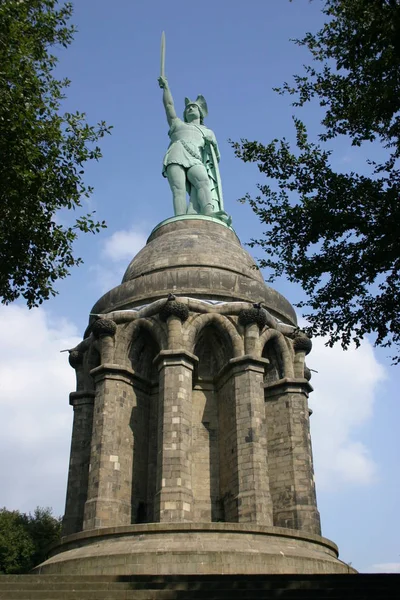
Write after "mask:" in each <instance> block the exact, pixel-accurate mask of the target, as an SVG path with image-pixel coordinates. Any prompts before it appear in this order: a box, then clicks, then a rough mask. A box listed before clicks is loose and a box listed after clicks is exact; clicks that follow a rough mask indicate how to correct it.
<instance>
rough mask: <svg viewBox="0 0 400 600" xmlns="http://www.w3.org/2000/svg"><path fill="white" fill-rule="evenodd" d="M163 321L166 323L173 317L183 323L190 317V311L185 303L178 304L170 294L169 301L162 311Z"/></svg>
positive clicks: (161, 317)
mask: <svg viewBox="0 0 400 600" xmlns="http://www.w3.org/2000/svg"><path fill="white" fill-rule="evenodd" d="M159 314H160V319H161V321H166V320H167V319H168V317H171V316H172V315H173V316H175V317H178V319H180V320H181V321H182V323H183V322H184V321H186V319H187V318H188V316H189V309H188V307H187V306H186V304H183V302H178V300H176V299H175V296H174V295H173V294H169V296H168V299H167V301H166V302H165V304H164V305H163V306H162V307H161V309H160V313H159Z"/></svg>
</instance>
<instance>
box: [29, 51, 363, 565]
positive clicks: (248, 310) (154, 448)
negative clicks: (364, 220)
mask: <svg viewBox="0 0 400 600" xmlns="http://www.w3.org/2000/svg"><path fill="white" fill-rule="evenodd" d="M163 48H164V49H165V43H164V44H163ZM164 56H165V52H164V50H163V51H162V60H161V63H162V69H161V76H160V78H159V83H160V86H161V87H162V88H163V97H164V105H165V109H166V113H167V118H168V122H169V125H170V131H169V135H170V138H171V144H170V146H169V149H168V151H167V154H166V156H165V158H164V163H163V173H164V175H166V177H167V178H168V181H169V183H170V186H171V189H172V192H173V204H174V211H175V216H174V217H171V218H170V219H167V220H166V221H163V222H162V223H160V224H159V225H157V226H156V227H155V229H154V230H153V232H152V233H151V235H150V237H149V239H148V241H147V244H146V246H145V247H144V248H143V249H142V250H141V251H140V252H139V253H138V254H137V256H135V257H134V258H133V260H132V261H131V263H130V264H129V266H128V267H127V269H126V272H125V275H124V277H123V280H122V283H121V285H119V286H117V287H116V288H114V289H112V290H111V291H109V292H108V293H106V294H105V295H104V296H103V297H102V298H100V300H98V302H96V304H95V305H94V307H93V309H92V311H91V314H90V318H89V326H88V328H87V330H86V333H85V336H84V340H83V341H82V342H81V343H80V344H79V345H78V346H77V347H76V348H75V349H73V350H71V351H70V356H69V361H70V364H71V366H72V367H73V368H74V369H75V370H76V378H77V386H76V391H74V392H72V393H71V395H70V403H71V405H72V406H73V410H74V422H73V431H72V443H71V458H70V465H69V477H68V488H67V500H66V508H65V516H64V521H63V538H62V542H61V544H60V545H59V546H58V547H57V548H55V549H54V550H53V552H52V555H51V556H50V558H49V559H48V560H47V561H46V562H44V563H43V564H42V565H40V566H39V567H38V568H37V572H39V573H44V574H61V575H68V574H74V575H79V574H84V575H88V574H91V575H98V574H102V575H135V574H138V575H143V574H148V575H152V574H164V575H169V574H222V573H225V574H227V573H233V574H248V575H252V574H256V573H264V574H284V573H286V574H304V573H313V574H327V573H349V572H354V570H353V569H351V568H350V567H349V566H348V565H346V564H345V563H342V562H341V561H340V560H339V559H338V551H337V547H336V546H335V544H334V543H333V542H331V541H329V540H327V539H325V538H323V537H321V529H320V519H319V513H318V509H317V503H316V495H315V486H314V475H313V461H312V451H311V441H310V429H309V416H310V411H309V408H308V395H309V393H310V392H311V391H312V387H311V385H310V382H309V380H310V375H311V373H310V371H309V369H308V368H307V366H306V363H305V358H306V356H307V355H308V353H309V352H310V350H311V341H310V339H309V338H308V337H307V336H306V335H305V334H304V333H302V332H301V331H300V330H299V329H298V327H297V323H296V315H295V312H294V310H293V308H292V306H291V305H290V303H289V302H288V301H287V300H286V299H285V298H284V297H283V296H282V295H281V294H279V293H278V292H277V291H276V290H274V289H272V288H271V287H268V286H267V285H265V283H264V281H263V278H262V275H261V273H260V271H258V270H257V268H256V267H255V264H254V261H253V259H252V258H251V257H250V255H249V254H248V253H247V252H246V251H245V250H244V249H243V248H242V246H241V244H240V241H239V239H238V238H237V236H236V234H235V231H234V230H233V229H232V227H231V220H230V217H228V215H227V214H226V213H225V212H224V207H223V203H222V187H221V182H220V177H219V172H218V159H219V150H218V146H217V142H216V138H215V135H214V134H213V132H212V131H211V130H210V129H207V128H206V127H205V126H204V125H203V119H204V117H205V116H206V114H207V105H206V102H205V100H204V98H203V97H202V96H198V98H197V100H196V101H194V102H192V101H189V100H187V99H186V101H185V103H186V108H185V113H184V120H183V121H182V120H180V119H178V117H177V116H176V113H175V109H174V106H173V101H172V96H171V93H170V91H169V87H168V84H167V80H166V78H165V73H164ZM186 191H188V192H189V203H188V206H186Z"/></svg>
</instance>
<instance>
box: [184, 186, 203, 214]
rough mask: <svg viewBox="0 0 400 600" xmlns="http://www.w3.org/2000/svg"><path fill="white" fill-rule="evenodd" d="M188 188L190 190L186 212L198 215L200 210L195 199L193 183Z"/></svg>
mask: <svg viewBox="0 0 400 600" xmlns="http://www.w3.org/2000/svg"><path fill="white" fill-rule="evenodd" d="M190 188H191V190H190V199H189V206H188V208H187V211H186V212H187V214H188V215H199V214H200V213H201V210H200V206H199V203H198V201H197V190H196V188H195V187H194V185H191V186H190Z"/></svg>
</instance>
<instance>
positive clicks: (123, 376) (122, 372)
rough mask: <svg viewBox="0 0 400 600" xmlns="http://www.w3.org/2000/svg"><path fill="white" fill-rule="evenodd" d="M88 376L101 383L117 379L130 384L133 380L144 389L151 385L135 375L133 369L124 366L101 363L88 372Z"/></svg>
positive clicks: (140, 376)
mask: <svg viewBox="0 0 400 600" xmlns="http://www.w3.org/2000/svg"><path fill="white" fill-rule="evenodd" d="M90 375H91V376H92V377H93V379H94V380H95V381H96V383H97V382H98V381H101V380H102V379H106V378H107V379H118V380H120V381H124V382H125V383H132V381H133V380H135V383H136V384H137V383H138V384H139V385H140V384H142V385H143V386H144V387H145V389H147V388H148V386H149V385H151V381H149V380H148V379H146V378H145V377H143V376H142V375H140V374H139V373H136V371H134V370H133V369H131V368H130V367H128V366H125V365H116V364H114V363H103V364H101V365H99V366H98V367H95V368H94V369H92V370H91V371H90Z"/></svg>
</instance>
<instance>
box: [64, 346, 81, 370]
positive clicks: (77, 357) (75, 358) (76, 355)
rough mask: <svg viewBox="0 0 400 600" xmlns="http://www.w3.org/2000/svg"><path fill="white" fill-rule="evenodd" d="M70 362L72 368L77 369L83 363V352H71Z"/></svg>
mask: <svg viewBox="0 0 400 600" xmlns="http://www.w3.org/2000/svg"><path fill="white" fill-rule="evenodd" d="M68 361H69V364H70V365H71V367H72V368H73V369H76V368H77V367H79V366H80V365H81V364H82V362H83V352H79V350H71V352H70V353H69V358H68Z"/></svg>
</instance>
